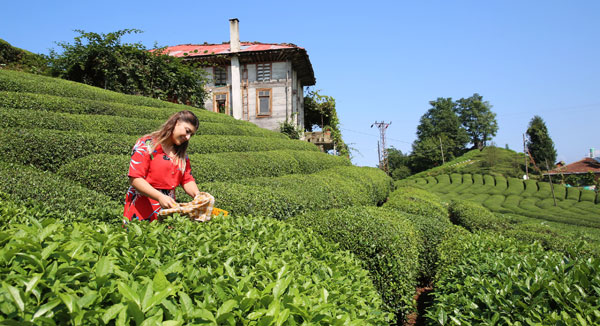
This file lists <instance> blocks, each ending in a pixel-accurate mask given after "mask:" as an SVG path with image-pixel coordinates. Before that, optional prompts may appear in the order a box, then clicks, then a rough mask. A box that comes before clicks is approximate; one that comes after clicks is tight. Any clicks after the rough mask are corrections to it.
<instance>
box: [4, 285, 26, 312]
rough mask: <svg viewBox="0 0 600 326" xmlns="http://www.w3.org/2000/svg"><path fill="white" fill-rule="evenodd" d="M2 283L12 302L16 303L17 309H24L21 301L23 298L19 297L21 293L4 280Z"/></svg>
mask: <svg viewBox="0 0 600 326" xmlns="http://www.w3.org/2000/svg"><path fill="white" fill-rule="evenodd" d="M2 285H4V287H6V289H7V290H8V293H9V294H10V297H11V298H12V299H13V301H14V303H15V304H16V305H17V307H18V308H19V310H21V311H24V310H25V304H24V303H23V299H22V298H21V294H20V293H19V290H18V289H17V288H15V287H13V286H10V285H8V284H7V283H4V282H2Z"/></svg>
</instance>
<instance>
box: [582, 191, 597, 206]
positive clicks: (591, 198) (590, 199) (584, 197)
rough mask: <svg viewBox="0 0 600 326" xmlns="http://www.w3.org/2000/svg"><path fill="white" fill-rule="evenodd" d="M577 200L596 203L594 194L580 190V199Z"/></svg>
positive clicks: (593, 192)
mask: <svg viewBox="0 0 600 326" xmlns="http://www.w3.org/2000/svg"><path fill="white" fill-rule="evenodd" d="M579 200H580V201H588V202H591V203H594V202H595V201H596V192H595V191H593V190H586V189H583V190H581V197H580V198H579Z"/></svg>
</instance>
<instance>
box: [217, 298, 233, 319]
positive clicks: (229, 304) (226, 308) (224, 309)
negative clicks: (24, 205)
mask: <svg viewBox="0 0 600 326" xmlns="http://www.w3.org/2000/svg"><path fill="white" fill-rule="evenodd" d="M237 305H238V302H237V301H236V300H233V299H231V300H227V301H225V302H224V303H223V304H222V305H221V307H219V310H217V317H219V316H221V315H224V314H226V313H228V312H230V311H231V310H233V308H235V307H237Z"/></svg>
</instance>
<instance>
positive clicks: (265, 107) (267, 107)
mask: <svg viewBox="0 0 600 326" xmlns="http://www.w3.org/2000/svg"><path fill="white" fill-rule="evenodd" d="M270 115H271V89H270V88H263V89H257V90H256V116H258V117H268V116H270Z"/></svg>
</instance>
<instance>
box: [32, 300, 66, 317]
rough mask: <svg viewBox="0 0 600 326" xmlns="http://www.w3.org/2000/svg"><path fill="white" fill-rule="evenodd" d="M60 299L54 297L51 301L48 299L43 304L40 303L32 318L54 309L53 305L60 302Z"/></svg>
mask: <svg viewBox="0 0 600 326" xmlns="http://www.w3.org/2000/svg"><path fill="white" fill-rule="evenodd" d="M60 302H61V300H60V299H54V300H53V301H50V302H48V303H46V304H44V305H42V306H41V307H40V309H38V310H37V311H36V312H35V314H34V315H33V318H32V320H35V319H37V318H39V317H41V316H43V315H45V314H46V313H47V312H48V311H50V310H52V309H54V307H56V306H58V305H59V304H60Z"/></svg>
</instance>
